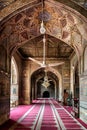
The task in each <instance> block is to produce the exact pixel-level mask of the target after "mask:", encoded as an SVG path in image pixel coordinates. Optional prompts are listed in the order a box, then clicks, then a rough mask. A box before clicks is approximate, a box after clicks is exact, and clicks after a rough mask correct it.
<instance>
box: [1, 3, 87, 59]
mask: <svg viewBox="0 0 87 130" xmlns="http://www.w3.org/2000/svg"><path fill="white" fill-rule="evenodd" d="M59 5H60V4H59ZM31 10H32V11H31ZM45 11H46V12H47V16H48V17H49V19H48V21H46V19H45V20H44V24H45V27H46V33H47V34H49V35H51V36H54V37H56V38H58V39H60V40H61V41H63V42H65V43H66V44H68V45H70V46H72V47H73V48H74V49H75V52H76V54H77V56H78V57H79V56H81V55H82V53H83V44H84V43H83V41H84V39H85V40H87V37H86V30H87V29H86V23H85V21H83V20H82V19H81V18H80V15H79V16H78V15H76V12H74V13H75V14H73V13H72V12H73V11H72V10H71V12H70V10H68V9H67V8H66V7H65V8H64V6H59V8H57V6H56V5H55V4H49V3H48V2H46V6H45ZM40 12H41V5H38V6H37V7H31V8H29V9H28V8H27V9H25V10H24V11H22V12H21V11H20V13H18V14H16V15H15V16H13V17H12V18H10V19H9V20H8V22H6V23H5V24H4V25H3V26H2V30H1V34H2V35H1V42H2V44H3V39H5V38H6V39H7V42H8V44H9V50H10V51H11V52H12V51H14V50H16V49H17V48H19V47H20V46H22V45H24V44H25V43H26V42H27V41H29V40H31V39H34V38H35V37H37V36H39V35H40V31H39V29H40V23H41V18H40ZM79 27H81V28H79ZM82 32H83V33H82ZM13 39H14V40H13ZM78 39H79V41H78Z"/></svg>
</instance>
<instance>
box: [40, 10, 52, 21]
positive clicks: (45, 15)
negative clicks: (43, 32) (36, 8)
mask: <svg viewBox="0 0 87 130" xmlns="http://www.w3.org/2000/svg"><path fill="white" fill-rule="evenodd" d="M39 19H40V20H41V21H44V22H48V21H49V20H51V15H50V13H49V12H47V11H43V12H40V14H39Z"/></svg>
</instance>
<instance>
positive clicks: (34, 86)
mask: <svg viewBox="0 0 87 130" xmlns="http://www.w3.org/2000/svg"><path fill="white" fill-rule="evenodd" d="M44 77H45V72H44V69H43V68H40V69H38V70H37V71H35V72H34V73H33V74H32V76H31V100H33V99H36V98H42V97H44V96H47V95H48V96H47V97H50V98H55V99H58V96H59V79H58V77H57V76H56V75H55V74H54V73H53V72H51V71H47V77H48V81H47V82H45V83H46V84H47V83H48V84H49V85H48V86H45V85H43V83H44ZM45 91H48V92H49V94H47V95H43V93H44V92H45Z"/></svg>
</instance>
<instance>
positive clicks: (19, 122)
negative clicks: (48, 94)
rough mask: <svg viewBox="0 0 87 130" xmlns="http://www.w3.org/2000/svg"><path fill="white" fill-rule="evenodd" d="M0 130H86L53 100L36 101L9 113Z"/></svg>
mask: <svg viewBox="0 0 87 130" xmlns="http://www.w3.org/2000/svg"><path fill="white" fill-rule="evenodd" d="M0 130H86V128H85V127H84V126H83V125H82V124H80V123H79V122H78V120H76V119H75V118H74V117H73V116H72V115H71V114H70V113H69V112H68V111H67V110H66V109H65V108H64V107H63V106H61V105H60V104H59V103H58V102H57V101H56V100H54V99H38V100H36V101H34V104H32V105H22V106H19V107H17V108H15V109H13V110H12V111H11V116H10V120H9V121H8V122H7V123H5V124H4V125H2V126H0Z"/></svg>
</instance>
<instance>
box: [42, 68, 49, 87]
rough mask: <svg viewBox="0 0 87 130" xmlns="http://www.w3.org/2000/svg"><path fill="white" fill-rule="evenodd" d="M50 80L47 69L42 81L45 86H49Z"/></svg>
mask: <svg viewBox="0 0 87 130" xmlns="http://www.w3.org/2000/svg"><path fill="white" fill-rule="evenodd" d="M49 81H50V80H48V76H47V71H46V70H45V76H44V81H43V83H42V86H44V87H45V88H47V87H49V86H50V83H49Z"/></svg>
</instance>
